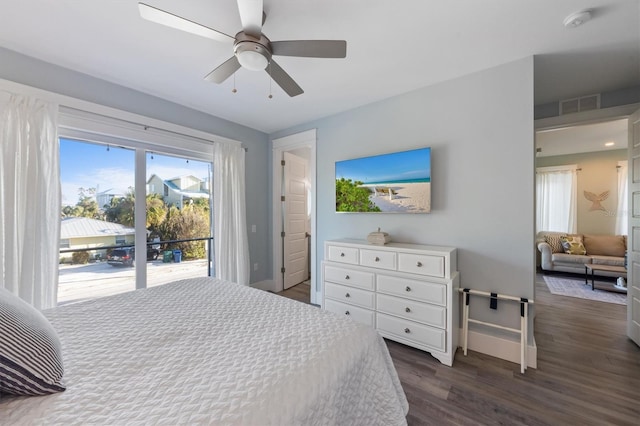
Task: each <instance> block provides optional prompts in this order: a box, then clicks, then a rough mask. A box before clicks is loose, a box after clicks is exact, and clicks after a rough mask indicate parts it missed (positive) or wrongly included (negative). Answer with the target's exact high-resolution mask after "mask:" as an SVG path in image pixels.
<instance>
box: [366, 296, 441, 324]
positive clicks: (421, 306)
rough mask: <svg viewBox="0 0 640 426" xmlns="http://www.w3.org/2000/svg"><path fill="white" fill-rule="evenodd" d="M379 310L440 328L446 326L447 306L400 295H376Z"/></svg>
mask: <svg viewBox="0 0 640 426" xmlns="http://www.w3.org/2000/svg"><path fill="white" fill-rule="evenodd" d="M376 302H377V303H376V306H377V310H378V312H382V313H385V314H390V315H395V316H398V317H402V318H406V319H409V320H412V321H418V322H421V323H424V324H427V325H431V326H433V327H438V328H446V325H447V308H445V307H443V306H436V305H430V304H428V303H422V302H415V301H413V300H408V299H403V298H400V297H394V296H387V295H384V294H378V295H376Z"/></svg>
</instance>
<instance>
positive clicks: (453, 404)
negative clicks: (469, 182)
mask: <svg viewBox="0 0 640 426" xmlns="http://www.w3.org/2000/svg"><path fill="white" fill-rule="evenodd" d="M537 281H538V282H537V283H536V300H535V301H536V311H537V312H536V317H535V326H534V327H535V338H536V344H537V346H538V368H537V369H531V368H529V369H528V370H527V371H526V373H525V374H524V375H522V374H520V365H519V364H514V363H511V362H507V361H503V360H500V359H497V358H493V357H490V356H487V355H483V354H481V353H477V352H473V351H469V353H468V355H467V356H466V357H465V356H464V355H462V353H461V352H460V350H458V353H457V355H456V358H455V361H454V364H453V367H446V366H444V365H442V364H440V363H439V362H438V361H437V360H435V359H434V358H433V357H431V356H430V355H428V354H426V353H425V352H422V351H419V350H416V349H413V348H410V347H408V346H404V345H401V344H399V343H395V342H392V341H387V346H388V347H389V352H390V353H391V357H392V358H393V361H394V363H395V366H396V369H397V371H398V375H399V376H400V380H401V382H402V386H403V388H404V391H405V393H406V395H407V399H408V400H409V415H408V416H407V421H408V423H409V425H478V424H482V425H489V424H504V425H636V426H637V425H640V349H639V348H638V347H637V346H636V345H635V344H633V343H632V342H631V341H630V340H629V339H628V338H627V337H626V334H625V327H626V307H625V306H623V305H615V304H611V303H603V302H594V301H589V300H583V299H576V298H571V297H564V296H556V295H552V294H551V293H550V292H549V290H548V289H547V287H546V285H545V284H544V282H542V279H541V278H540V277H539V279H538V280H537ZM298 287H299V288H298ZM308 291H309V287H308V286H296V287H293V288H291V289H289V290H287V291H284V292H282V293H279V294H281V295H283V296H285V297H289V298H292V299H296V300H300V301H302V302H306V303H308V302H309V294H308Z"/></svg>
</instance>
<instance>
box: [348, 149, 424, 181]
mask: <svg viewBox="0 0 640 426" xmlns="http://www.w3.org/2000/svg"><path fill="white" fill-rule="evenodd" d="M427 177H428V178H430V177H431V149H430V148H422V149H414V150H411V151H403V152H395V153H392V154H384V155H376V156H373V157H364V158H357V159H354V160H345V161H339V162H336V179H340V178H345V179H351V180H352V181H356V180H359V181H362V182H364V183H367V182H385V181H391V180H406V179H419V178H427Z"/></svg>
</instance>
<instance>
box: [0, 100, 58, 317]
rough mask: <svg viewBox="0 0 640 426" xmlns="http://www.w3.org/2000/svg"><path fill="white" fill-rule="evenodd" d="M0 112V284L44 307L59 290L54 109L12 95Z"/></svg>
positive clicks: (55, 121)
mask: <svg viewBox="0 0 640 426" xmlns="http://www.w3.org/2000/svg"><path fill="white" fill-rule="evenodd" d="M0 109H2V111H1V112H0V167H1V168H2V175H1V176H0V280H1V282H0V286H2V287H4V288H7V289H8V290H9V291H11V292H12V293H14V294H16V295H18V296H20V297H21V298H22V299H24V300H26V301H27V302H29V303H31V304H32V305H33V306H35V307H36V308H38V309H46V308H50V307H53V306H55V305H56V299H57V291H58V249H59V247H58V246H59V238H60V171H59V149H58V136H57V127H58V125H57V115H58V106H57V105H55V104H51V103H48V102H44V101H41V100H39V99H32V98H29V97H26V96H18V95H12V96H11V97H10V99H9V101H8V102H7V103H6V104H5V105H4V107H0Z"/></svg>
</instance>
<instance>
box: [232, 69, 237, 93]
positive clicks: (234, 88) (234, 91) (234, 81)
mask: <svg viewBox="0 0 640 426" xmlns="http://www.w3.org/2000/svg"><path fill="white" fill-rule="evenodd" d="M236 92H237V90H236V73H235V72H234V73H233V90H232V91H231V93H236Z"/></svg>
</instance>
